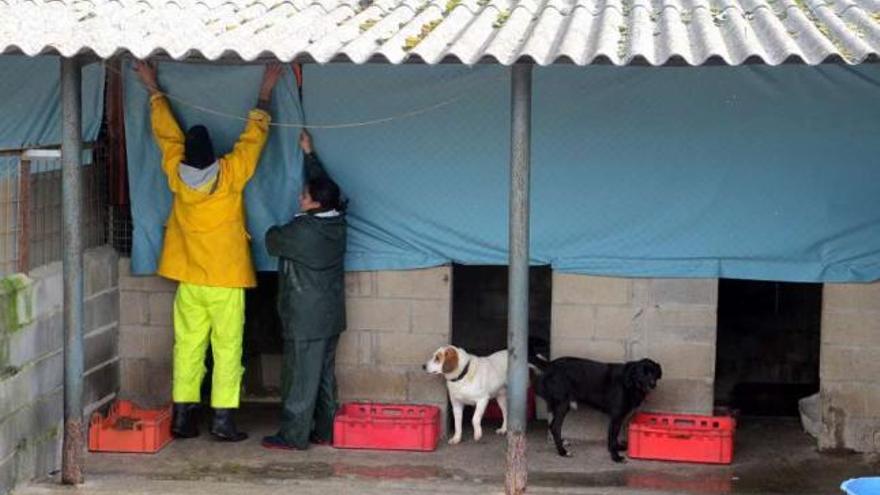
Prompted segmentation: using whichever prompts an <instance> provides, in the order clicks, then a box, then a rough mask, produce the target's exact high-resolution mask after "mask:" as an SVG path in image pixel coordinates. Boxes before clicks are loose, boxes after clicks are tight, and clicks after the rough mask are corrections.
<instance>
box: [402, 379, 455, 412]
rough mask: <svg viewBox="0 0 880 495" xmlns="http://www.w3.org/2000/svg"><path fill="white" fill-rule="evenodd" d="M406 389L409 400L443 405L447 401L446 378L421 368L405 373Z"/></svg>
mask: <svg viewBox="0 0 880 495" xmlns="http://www.w3.org/2000/svg"><path fill="white" fill-rule="evenodd" d="M407 391H408V394H407V400H409V401H410V402H419V403H429V404H443V405H445V404H446V402H447V397H448V392H447V390H446V380H445V379H443V377H442V376H438V375H429V374H428V373H426V372H424V371H422V370H419V371H410V372H409V373H407Z"/></svg>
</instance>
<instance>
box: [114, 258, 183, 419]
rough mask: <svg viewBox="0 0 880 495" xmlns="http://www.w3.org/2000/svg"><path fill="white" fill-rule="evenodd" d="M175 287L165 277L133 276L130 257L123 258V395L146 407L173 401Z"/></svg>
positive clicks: (120, 277)
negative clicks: (172, 310) (173, 313)
mask: <svg viewBox="0 0 880 495" xmlns="http://www.w3.org/2000/svg"><path fill="white" fill-rule="evenodd" d="M176 290H177V283H176V282H173V281H170V280H167V279H164V278H162V277H157V276H137V275H132V274H131V260H130V259H129V258H120V260H119V308H120V311H119V319H120V327H121V332H120V336H119V359H120V363H121V385H122V386H121V391H120V396H121V397H122V398H125V399H129V400H133V401H135V402H137V403H138V404H141V405H142V406H144V407H157V406H161V405H164V404H167V403H168V402H170V401H171V370H172V364H171V363H172V351H173V348H174V326H173V322H172V316H171V309H172V306H173V303H174V293H175V291H176Z"/></svg>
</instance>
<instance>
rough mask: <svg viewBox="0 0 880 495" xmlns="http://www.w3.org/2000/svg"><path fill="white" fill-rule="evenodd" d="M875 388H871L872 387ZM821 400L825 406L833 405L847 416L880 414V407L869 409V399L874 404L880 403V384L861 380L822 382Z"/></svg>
mask: <svg viewBox="0 0 880 495" xmlns="http://www.w3.org/2000/svg"><path fill="white" fill-rule="evenodd" d="M872 388H873V389H874V390H871V389H872ZM819 397H820V400H821V403H822V406H823V407H833V408H836V409H838V410H840V411H842V412H843V413H844V414H845V415H846V416H848V417H852V416H869V415H871V413H877V414H880V409H878V408H875V409H869V405H868V399H869V397H870V399H871V402H872V405H880V386H877V385H870V384H864V383H859V382H824V383H822V388H821V393H820V396H819Z"/></svg>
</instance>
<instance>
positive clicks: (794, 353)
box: [715, 279, 822, 416]
mask: <svg viewBox="0 0 880 495" xmlns="http://www.w3.org/2000/svg"><path fill="white" fill-rule="evenodd" d="M821 313H822V284H812V283H790V282H763V281H754V280H730V279H721V280H719V283H718V342H717V354H716V361H715V403H716V406H722V407H728V408H731V409H734V410H738V411H739V412H740V413H741V414H744V415H755V416H797V415H798V400H799V399H801V398H803V397H806V396H809V395H812V394H814V393H816V392H818V391H819V347H820V342H821V337H820V325H821Z"/></svg>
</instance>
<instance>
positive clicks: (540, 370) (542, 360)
mask: <svg viewBox="0 0 880 495" xmlns="http://www.w3.org/2000/svg"><path fill="white" fill-rule="evenodd" d="M549 367H550V360H549V359H547V358H546V357H545V356H544V355H543V354H535V355H533V356H530V357H529V381H530V382H531V384H532V387H534V389H535V394H536V395H537V396H538V397H544V376H545V373H546V372H547V369H548V368H549Z"/></svg>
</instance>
